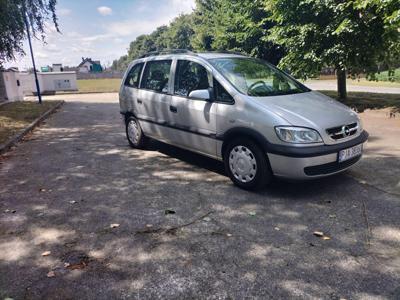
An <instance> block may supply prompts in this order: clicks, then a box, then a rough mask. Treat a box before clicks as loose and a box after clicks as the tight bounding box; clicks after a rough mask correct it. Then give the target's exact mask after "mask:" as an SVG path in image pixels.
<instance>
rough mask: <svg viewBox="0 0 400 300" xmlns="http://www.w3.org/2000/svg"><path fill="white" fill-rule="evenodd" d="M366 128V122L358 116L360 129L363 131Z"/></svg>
mask: <svg viewBox="0 0 400 300" xmlns="http://www.w3.org/2000/svg"><path fill="white" fill-rule="evenodd" d="M363 130H364V124H363V121H362V120H361V118H360V117H358V131H359V132H362V131H363Z"/></svg>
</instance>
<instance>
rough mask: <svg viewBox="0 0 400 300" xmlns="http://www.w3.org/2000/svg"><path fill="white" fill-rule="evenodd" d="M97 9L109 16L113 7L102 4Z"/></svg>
mask: <svg viewBox="0 0 400 300" xmlns="http://www.w3.org/2000/svg"><path fill="white" fill-rule="evenodd" d="M97 11H98V12H99V14H101V15H102V16H109V15H111V14H112V9H111V8H110V7H108V6H100V7H98V8H97Z"/></svg>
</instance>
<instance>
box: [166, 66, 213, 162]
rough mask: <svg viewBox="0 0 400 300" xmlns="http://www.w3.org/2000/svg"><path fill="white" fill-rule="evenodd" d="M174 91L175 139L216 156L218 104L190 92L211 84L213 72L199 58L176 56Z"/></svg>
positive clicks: (170, 109) (172, 112)
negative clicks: (190, 95) (198, 60)
mask: <svg viewBox="0 0 400 300" xmlns="http://www.w3.org/2000/svg"><path fill="white" fill-rule="evenodd" d="M173 68H174V70H175V72H174V75H175V76H174V81H173V87H174V88H173V95H172V98H171V105H170V107H169V115H170V118H169V119H170V122H171V125H172V126H173V127H174V128H176V130H175V131H176V132H175V134H174V136H173V139H174V143H176V144H178V145H182V146H184V147H185V148H189V149H191V150H194V151H197V152H200V153H203V154H206V155H209V156H213V157H215V156H216V140H215V134H216V104H215V103H213V102H211V101H206V100H204V99H196V98H190V97H189V94H190V92H192V91H194V90H205V89H209V88H210V87H211V86H212V73H211V71H210V70H209V69H207V68H206V67H205V66H204V65H202V64H201V63H200V62H196V61H194V60H189V59H177V60H175V61H174V66H173Z"/></svg>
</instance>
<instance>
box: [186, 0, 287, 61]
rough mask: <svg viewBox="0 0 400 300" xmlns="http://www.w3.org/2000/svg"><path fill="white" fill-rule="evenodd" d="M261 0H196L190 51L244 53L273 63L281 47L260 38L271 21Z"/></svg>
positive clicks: (272, 24)
mask: <svg viewBox="0 0 400 300" xmlns="http://www.w3.org/2000/svg"><path fill="white" fill-rule="evenodd" d="M263 2H264V1H263V0H254V1H243V0H197V1H196V10H195V12H194V15H195V16H194V31H195V35H194V38H193V41H192V44H193V46H194V48H196V49H201V50H217V51H218V50H229V51H238V52H243V53H247V54H249V55H251V56H255V57H258V58H263V59H266V60H268V61H270V62H272V63H274V64H277V63H278V62H279V60H280V59H281V57H282V55H283V48H282V47H279V46H277V45H275V44H274V43H272V42H271V41H269V40H266V39H263V37H264V36H265V34H266V33H267V31H268V29H270V28H271V27H272V26H274V22H272V21H270V20H269V19H268V17H269V16H270V13H269V12H268V11H266V10H265V9H263Z"/></svg>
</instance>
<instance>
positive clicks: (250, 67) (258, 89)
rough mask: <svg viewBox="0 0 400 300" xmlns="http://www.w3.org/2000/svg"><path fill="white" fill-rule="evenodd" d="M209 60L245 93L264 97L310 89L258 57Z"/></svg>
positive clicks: (302, 91)
mask: <svg viewBox="0 0 400 300" xmlns="http://www.w3.org/2000/svg"><path fill="white" fill-rule="evenodd" d="M210 62H211V64H212V65H213V66H214V67H215V68H216V69H217V70H218V71H219V72H220V73H221V74H222V75H224V76H225V77H226V78H227V79H228V80H229V81H230V83H231V84H232V85H233V86H234V87H236V88H237V89H238V90H239V92H241V93H243V94H245V95H249V96H255V97H265V96H278V95H289V94H297V93H304V92H308V91H310V90H309V89H308V88H306V87H305V86H304V85H302V84H300V83H299V82H297V81H295V80H294V79H292V78H290V77H289V76H288V75H286V74H285V73H283V72H282V71H280V70H278V69H277V68H275V67H274V66H272V65H270V64H268V63H267V62H264V61H262V60H259V59H253V58H245V57H243V58H239V57H229V58H227V57H225V58H215V59H211V60H210Z"/></svg>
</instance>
